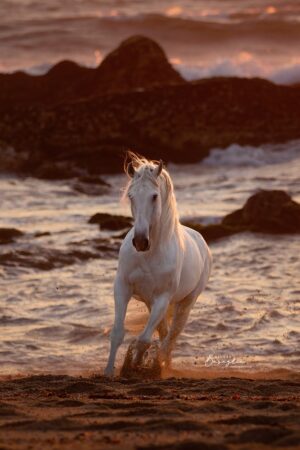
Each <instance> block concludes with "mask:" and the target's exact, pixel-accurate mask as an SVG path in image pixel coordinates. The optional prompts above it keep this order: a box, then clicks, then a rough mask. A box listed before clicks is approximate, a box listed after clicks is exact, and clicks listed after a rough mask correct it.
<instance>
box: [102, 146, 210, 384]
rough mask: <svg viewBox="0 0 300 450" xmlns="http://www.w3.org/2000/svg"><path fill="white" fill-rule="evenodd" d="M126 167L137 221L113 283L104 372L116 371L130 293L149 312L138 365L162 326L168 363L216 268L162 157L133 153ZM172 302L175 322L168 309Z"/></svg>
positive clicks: (163, 357)
mask: <svg viewBox="0 0 300 450" xmlns="http://www.w3.org/2000/svg"><path fill="white" fill-rule="evenodd" d="M130 156H131V162H130V163H129V164H128V165H127V168H126V169H125V170H126V172H127V174H128V176H129V177H130V180H129V183H128V185H127V188H126V191H125V195H128V197H129V199H130V203H131V211H132V215H133V218H134V226H133V228H132V229H131V230H130V231H129V232H128V234H127V235H126V237H125V239H124V241H123V243H122V245H121V249H120V254H119V265H118V270H117V275H116V279H115V283H114V298H115V321H114V326H113V329H112V332H111V347H110V355H109V359H108V363H107V366H106V369H105V375H107V376H113V373H114V363H115V358H116V353H117V350H118V348H119V346H120V345H121V343H122V342H123V339H124V319H125V315H126V310H127V305H128V302H129V300H130V298H131V297H134V298H135V299H137V300H140V301H142V302H144V303H145V304H146V306H147V308H148V310H149V312H150V315H149V319H148V322H147V325H146V327H145V328H144V330H143V332H142V333H141V334H140V335H139V336H138V338H137V340H136V343H135V355H136V356H135V359H134V362H135V363H136V364H139V362H140V361H141V360H142V356H143V354H144V352H145V351H146V349H147V348H148V347H149V346H150V343H151V338H152V335H153V333H154V331H155V329H156V328H157V330H158V333H159V338H160V342H161V345H160V350H159V351H160V360H161V361H162V364H164V365H166V366H167V365H169V364H170V361H171V351H172V350H173V348H174V345H175V342H176V339H177V337H178V336H179V334H180V333H181V331H182V330H183V327H184V325H185V323H186V321H187V318H188V316H189V312H190V310H191V308H192V306H193V305H194V303H195V301H196V300H197V297H198V296H199V294H200V293H201V292H202V291H203V290H204V288H205V286H206V284H207V282H208V279H209V275H210V271H211V265H212V258H211V253H210V250H209V248H208V246H207V244H206V242H205V241H204V239H203V237H202V236H201V235H200V234H199V233H198V232H197V231H194V230H192V229H191V228H188V227H185V226H183V225H181V224H180V222H179V219H178V213H177V207H176V199H175V195H174V191H173V183H172V180H171V177H170V175H169V174H168V172H167V171H166V170H165V169H164V168H163V164H162V161H160V162H159V163H156V162H155V161H149V160H147V159H145V158H143V157H140V156H137V155H135V154H132V153H130ZM170 305H172V306H173V317H172V322H171V324H170V327H168V322H167V311H168V308H169V306H170Z"/></svg>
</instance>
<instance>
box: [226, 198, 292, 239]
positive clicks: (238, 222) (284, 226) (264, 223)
mask: <svg viewBox="0 0 300 450" xmlns="http://www.w3.org/2000/svg"><path fill="white" fill-rule="evenodd" d="M222 225H223V226H229V227H233V228H239V229H247V230H250V231H258V232H265V233H300V205H299V204H298V203H296V202H295V201H293V200H292V199H291V197H290V196H289V195H288V194H287V193H286V192H284V191H280V190H273V191H266V190H262V191H260V192H257V193H256V194H254V195H252V196H251V197H250V198H249V199H248V200H247V202H246V204H245V205H244V207H243V208H242V209H240V210H237V211H234V212H233V213H231V214H228V215H227V216H226V217H224V219H223V221H222Z"/></svg>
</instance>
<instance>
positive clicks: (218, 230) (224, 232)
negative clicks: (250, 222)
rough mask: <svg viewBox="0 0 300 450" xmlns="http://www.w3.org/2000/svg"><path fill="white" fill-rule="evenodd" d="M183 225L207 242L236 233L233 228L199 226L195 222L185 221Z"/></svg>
mask: <svg viewBox="0 0 300 450" xmlns="http://www.w3.org/2000/svg"><path fill="white" fill-rule="evenodd" d="M184 225H186V226H187V227H189V228H193V229H194V230H196V231H198V232H199V233H200V234H202V236H203V237H204V239H205V240H206V241H207V242H211V241H215V240H217V239H220V238H223V237H227V236H231V235H232V234H236V233H237V232H238V231H237V230H236V229H235V228H233V227H230V226H226V225H222V224H211V225H201V224H200V223H197V222H188V221H187V222H184Z"/></svg>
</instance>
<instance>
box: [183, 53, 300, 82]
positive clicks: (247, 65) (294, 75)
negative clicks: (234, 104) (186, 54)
mask: <svg viewBox="0 0 300 450" xmlns="http://www.w3.org/2000/svg"><path fill="white" fill-rule="evenodd" d="M175 68H176V69H177V70H178V71H179V72H180V73H181V75H182V76H183V77H184V78H185V79H186V80H188V81H192V80H197V79H202V78H211V77H243V78H253V77H259V78H265V79H267V80H270V81H273V82H274V83H276V84H285V85H290V84H296V83H300V62H298V61H297V62H295V63H294V64H289V65H286V66H284V67H282V68H280V69H278V68H272V67H267V66H264V65H263V64H262V63H261V62H259V61H258V60H257V59H255V58H253V57H249V59H248V60H241V59H239V58H235V59H228V58H224V59H219V60H218V61H217V62H216V63H215V64H212V65H184V64H175Z"/></svg>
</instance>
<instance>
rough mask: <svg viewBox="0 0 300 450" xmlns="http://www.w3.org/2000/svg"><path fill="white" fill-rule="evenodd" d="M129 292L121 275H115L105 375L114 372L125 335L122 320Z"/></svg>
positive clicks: (129, 295) (110, 374) (111, 374)
mask: <svg viewBox="0 0 300 450" xmlns="http://www.w3.org/2000/svg"><path fill="white" fill-rule="evenodd" d="M131 294H132V292H131V289H130V287H129V286H128V284H127V283H126V282H125V281H124V280H123V279H122V278H121V277H119V276H117V278H116V280H115V284H114V298H115V322H114V326H113V329H112V332H111V335H110V353H109V358H108V363H107V366H106V368H105V371H104V374H105V375H106V376H113V374H114V364H115V359H116V355H117V351H118V348H119V347H120V345H121V344H122V342H123V339H124V335H125V331H124V320H125V315H126V311H127V305H128V302H129V300H130V297H131Z"/></svg>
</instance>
